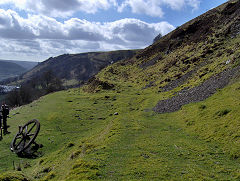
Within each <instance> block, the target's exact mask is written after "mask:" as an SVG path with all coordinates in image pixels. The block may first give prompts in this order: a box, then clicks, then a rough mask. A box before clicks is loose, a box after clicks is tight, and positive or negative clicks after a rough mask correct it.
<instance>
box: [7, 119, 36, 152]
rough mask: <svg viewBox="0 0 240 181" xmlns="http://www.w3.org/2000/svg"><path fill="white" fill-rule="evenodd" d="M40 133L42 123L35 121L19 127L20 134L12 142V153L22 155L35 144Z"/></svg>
mask: <svg viewBox="0 0 240 181" xmlns="http://www.w3.org/2000/svg"><path fill="white" fill-rule="evenodd" d="M39 131H40V123H39V121H38V120H36V119H33V120H31V121H29V122H27V124H25V125H24V126H19V132H18V133H17V134H16V136H15V137H14V138H13V140H12V142H11V151H13V152H15V153H17V154H20V153H22V152H24V151H25V150H26V149H28V148H29V147H30V146H31V144H33V143H34V141H35V139H36V137H37V135H38V133H39Z"/></svg>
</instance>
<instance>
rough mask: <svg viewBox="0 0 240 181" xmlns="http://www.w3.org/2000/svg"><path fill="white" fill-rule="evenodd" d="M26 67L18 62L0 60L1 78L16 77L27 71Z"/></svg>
mask: <svg viewBox="0 0 240 181" xmlns="http://www.w3.org/2000/svg"><path fill="white" fill-rule="evenodd" d="M25 71H26V69H25V68H24V67H22V66H20V65H18V64H16V63H12V62H5V61H1V60H0V80H3V79H7V78H9V77H14V76H18V75H20V74H22V73H23V72H25Z"/></svg>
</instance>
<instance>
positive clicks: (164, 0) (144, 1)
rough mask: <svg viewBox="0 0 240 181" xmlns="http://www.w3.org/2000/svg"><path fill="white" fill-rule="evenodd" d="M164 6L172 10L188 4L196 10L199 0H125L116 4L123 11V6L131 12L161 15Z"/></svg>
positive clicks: (154, 15)
mask: <svg viewBox="0 0 240 181" xmlns="http://www.w3.org/2000/svg"><path fill="white" fill-rule="evenodd" d="M164 6H167V7H170V8H171V9H172V10H181V9H183V8H184V7H188V6H189V7H191V8H193V10H196V9H198V8H199V6H200V0H125V1H124V2H123V3H122V4H120V5H119V6H118V11H119V12H123V11H124V9H125V8H127V7H130V8H131V10H132V13H137V14H145V15H149V16H153V17H162V16H163V15H164V12H163V10H162V8H163V7H164Z"/></svg>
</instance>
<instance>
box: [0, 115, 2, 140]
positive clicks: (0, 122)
mask: <svg viewBox="0 0 240 181" xmlns="http://www.w3.org/2000/svg"><path fill="white" fill-rule="evenodd" d="M0 140H2V113H1V112H0Z"/></svg>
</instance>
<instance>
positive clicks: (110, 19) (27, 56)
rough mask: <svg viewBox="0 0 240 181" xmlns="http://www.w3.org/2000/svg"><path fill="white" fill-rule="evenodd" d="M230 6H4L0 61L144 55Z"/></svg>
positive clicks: (168, 2) (153, 1)
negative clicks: (162, 39) (127, 52)
mask: <svg viewBox="0 0 240 181" xmlns="http://www.w3.org/2000/svg"><path fill="white" fill-rule="evenodd" d="M226 1H227V0H0V59H4V60H22V61H36V62H41V61H44V60H46V59H47V58H49V57H54V56H58V55H61V54H66V53H69V54H72V53H83V52H95V51H110V50H123V49H140V48H145V47H147V46H149V45H151V44H152V42H153V39H154V37H156V36H157V35H158V34H160V33H161V34H162V35H166V34H167V33H169V32H170V31H172V30H174V29H175V28H176V27H177V26H180V25H182V24H184V23H186V22H187V21H189V20H191V19H193V18H195V17H197V16H199V15H201V14H202V13H204V12H206V11H208V10H210V9H212V8H214V7H216V6H218V5H220V4H222V3H224V2H226Z"/></svg>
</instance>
